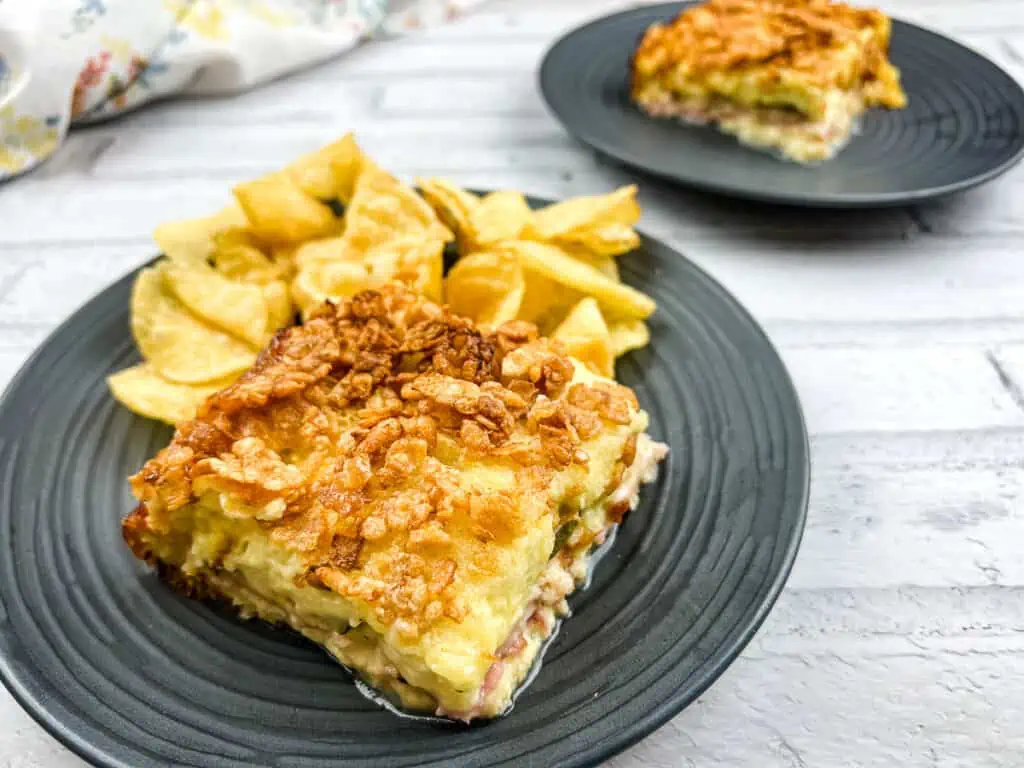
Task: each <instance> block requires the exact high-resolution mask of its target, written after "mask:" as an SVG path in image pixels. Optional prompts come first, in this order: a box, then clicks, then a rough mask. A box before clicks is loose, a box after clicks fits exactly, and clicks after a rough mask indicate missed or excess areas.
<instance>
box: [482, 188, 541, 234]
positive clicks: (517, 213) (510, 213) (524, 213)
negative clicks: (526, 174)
mask: <svg viewBox="0 0 1024 768" xmlns="http://www.w3.org/2000/svg"><path fill="white" fill-rule="evenodd" d="M532 217H533V211H531V210H530V206H529V205H527V203H526V198H525V197H523V195H522V193H520V192H515V191H513V190H502V191H500V192H491V193H490V194H488V195H484V196H483V197H482V198H481V199H480V204H479V205H478V206H477V207H476V209H475V210H473V211H472V212H471V213H470V216H469V230H470V232H471V237H472V240H473V242H474V243H475V245H476V247H485V246H487V245H492V244H494V243H498V242H501V241H502V240H515V239H516V238H517V237H519V235H520V233H521V232H522V231H523V230H524V229H526V227H527V226H528V225H529V224H530V221H531V220H532Z"/></svg>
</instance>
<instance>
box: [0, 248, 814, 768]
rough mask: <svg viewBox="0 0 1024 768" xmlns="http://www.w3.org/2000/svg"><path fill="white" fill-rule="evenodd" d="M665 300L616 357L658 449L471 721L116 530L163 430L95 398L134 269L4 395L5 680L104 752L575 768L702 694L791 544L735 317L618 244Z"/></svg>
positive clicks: (742, 318) (785, 438)
mask: <svg viewBox="0 0 1024 768" xmlns="http://www.w3.org/2000/svg"><path fill="white" fill-rule="evenodd" d="M620 263H621V265H622V268H623V274H624V278H625V279H626V280H627V281H628V282H630V283H632V284H633V285H635V286H637V287H638V288H640V289H641V290H644V291H646V292H647V293H649V294H651V295H652V296H654V297H655V298H656V299H657V301H658V304H659V309H658V311H657V313H656V314H655V315H654V316H653V317H652V319H651V322H650V325H651V330H652V334H653V341H652V343H651V345H650V346H649V347H648V348H646V349H644V350H641V351H639V352H636V353H634V354H632V355H630V356H629V357H628V358H625V359H624V360H622V361H621V362H620V366H619V374H620V376H621V379H622V380H623V381H624V382H625V383H626V384H628V385H630V386H633V387H635V388H636V391H637V394H638V395H639V397H640V400H641V402H642V404H643V406H644V407H645V408H647V410H648V411H649V413H650V415H651V420H652V427H651V431H652V433H653V435H654V436H655V437H656V438H657V439H659V440H664V441H666V442H668V443H669V445H670V446H671V454H670V456H669V458H668V459H667V460H666V462H665V464H664V465H663V467H662V472H661V475H660V478H659V479H658V481H657V482H656V483H654V484H653V485H650V486H647V487H646V488H645V489H644V492H643V496H642V502H641V505H640V507H639V508H638V509H637V510H636V511H634V512H632V513H630V514H629V515H628V516H627V517H626V520H625V522H624V523H623V525H622V526H621V528H620V530H619V532H618V536H617V541H616V542H615V545H614V547H613V548H612V549H611V550H610V551H609V553H608V554H607V555H606V556H605V557H604V558H603V559H602V560H601V561H600V564H599V565H598V567H597V568H596V570H595V572H594V574H593V579H592V582H591V584H590V586H589V588H588V589H586V590H584V591H582V592H580V593H578V594H577V595H576V596H575V597H574V598H573V600H572V601H571V605H572V610H573V616H572V617H571V618H570V619H568V620H567V621H566V622H565V623H564V624H563V625H562V628H561V632H560V634H559V635H558V637H557V639H556V640H555V642H554V644H553V645H552V646H551V648H550V649H549V652H548V655H547V657H546V659H545V662H544V665H543V667H542V668H541V669H540V671H539V674H538V675H537V677H536V679H535V680H534V682H533V683H532V684H531V685H530V686H529V687H528V688H526V689H525V691H524V692H523V693H522V695H521V696H520V697H519V699H518V701H517V702H516V705H515V708H514V709H513V710H512V712H511V713H510V714H508V715H506V716H505V717H503V718H501V719H499V720H497V721H493V722H490V723H484V724H481V725H479V726H474V727H470V728H465V727H453V726H438V725H437V724H431V723H429V722H423V721H419V720H414V719H403V718H400V717H398V716H396V715H394V714H392V713H391V712H388V711H385V710H383V709H381V708H380V707H379V706H377V705H375V704H373V703H372V702H370V701H369V700H367V699H365V698H364V697H363V696H362V695H361V694H360V693H359V692H358V690H357V688H356V686H355V685H354V684H353V682H352V680H351V678H350V677H349V676H348V674H347V673H346V672H345V671H344V670H343V669H342V668H341V667H340V666H338V665H336V664H334V663H333V662H331V661H329V660H328V657H327V656H326V654H325V653H323V652H322V651H320V650H319V649H318V648H316V647H315V646H313V645H311V644H310V643H307V642H306V641H304V640H303V639H302V638H301V637H299V636H297V635H294V634H291V633H289V632H288V631H285V630H279V629H274V628H271V627H269V626H266V625H263V624H260V623H258V622H242V621H239V620H236V619H235V618H233V617H232V616H229V615H224V614H221V613H218V612H216V611H215V610H214V609H212V608H210V607H208V606H207V605H205V604H202V603H199V602H194V601H190V600H187V599H184V598H181V597H179V596H177V595H176V594H174V593H172V592H171V591H170V590H169V589H167V588H166V587H165V586H164V585H162V584H161V583H160V582H159V581H158V580H157V578H156V576H155V575H154V574H153V573H152V572H151V571H150V570H149V569H147V568H146V567H145V566H143V565H142V564H141V563H139V562H138V561H137V560H136V559H135V558H134V557H133V556H132V555H131V554H130V553H129V551H128V549H127V548H126V546H125V545H124V543H123V542H122V540H121V532H120V521H121V518H122V517H123V516H124V515H125V514H126V513H127V512H128V511H129V510H130V509H131V508H132V506H133V502H132V499H131V497H130V494H129V491H128V487H127V483H126V480H125V479H126V477H127V476H128V475H129V474H130V473H133V472H135V471H136V470H137V469H138V468H139V466H141V464H142V463H143V462H144V461H145V460H146V459H147V458H148V457H149V456H151V455H152V454H153V453H154V452H156V451H157V450H158V449H159V448H161V447H162V446H163V445H164V444H165V443H166V442H167V441H168V439H169V437H170V430H169V429H168V428H166V427H164V426H160V425H158V424H156V423H154V422H152V421H147V420H146V419H143V418H140V417H137V416H134V415H132V414H131V413H129V412H128V411H127V410H126V409H124V408H123V407H121V406H120V405H118V404H117V403H116V402H115V401H114V400H113V398H112V397H111V396H110V394H109V393H108V392H107V388H106V385H105V383H104V377H105V376H106V375H107V374H109V373H111V372H112V371H116V370H118V369H120V368H123V367H125V366H127V365H130V364H132V363H134V362H136V361H137V360H138V356H137V353H136V352H135V348H134V345H133V343H132V339H131V335H130V333H129V327H128V297H129V290H130V287H131V283H132V280H133V278H134V275H128V276H126V277H124V278H123V279H121V280H120V281H118V282H117V283H116V284H114V285H113V286H111V287H110V288H108V289H107V290H106V291H104V292H103V293H101V294H100V295H99V296H97V297H96V298H94V299H93V300H92V301H90V302H89V303H88V304H86V305H85V306H84V307H83V308H82V309H80V310H79V311H78V312H76V313H75V314H74V315H73V316H72V317H71V318H70V319H69V320H68V321H67V322H65V323H64V325H62V326H61V327H60V328H59V329H58V330H57V331H56V332H55V333H54V334H53V335H52V336H51V337H50V338H49V340H48V341H47V342H46V343H45V344H44V345H43V346H42V348H41V349H40V350H39V351H38V352H37V353H36V354H35V355H34V356H33V357H32V359H31V360H30V361H29V362H28V364H27V365H26V366H25V368H24V369H23V370H22V371H21V372H20V373H19V374H18V376H17V377H16V378H15V380H14V382H13V383H12V384H11V386H10V388H9V389H8V391H7V394H6V396H5V397H4V399H3V401H2V403H0V677H2V679H3V681H4V682H5V683H6V685H7V686H8V688H9V689H10V690H11V691H12V692H13V694H14V695H15V697H17V699H18V700H19V701H20V702H21V704H22V705H23V706H24V707H25V709H26V710H28V712H29V713H30V714H31V715H32V716H33V717H34V718H36V720H38V721H39V722H40V723H41V724H42V725H43V726H44V727H45V728H47V729H48V730H49V731H50V732H51V733H52V734H53V735H54V736H56V737H57V738H58V739H60V740H61V741H62V742H63V743H64V744H66V745H67V746H68V747H70V748H71V749H73V750H74V751H75V752H77V753H78V754H79V755H82V756H83V757H85V758H86V759H88V760H90V761H92V762H93V763H95V764H98V765H105V766H139V765H152V764H169V763H173V764H175V765H188V766H232V767H239V768H240V767H241V766H253V765H274V766H295V767H300V766H301V767H302V768H307V767H309V766H355V765H374V766H412V765H417V766H422V765H437V764H442V763H444V764H454V765H459V766H498V765H509V766H513V765H519V766H521V765H525V764H530V765H545V766H546V765H558V766H571V765H585V764H594V763H597V762H599V761H600V760H602V759H604V758H607V757H608V756H610V755H612V754H614V753H615V752H617V751H619V750H621V749H623V748H625V747H626V746H627V745H629V744H631V743H633V742H635V741H637V740H639V739H640V738H642V737H643V736H644V735H646V734H648V733H650V732H651V731H652V730H654V729H655V728H657V727H658V726H659V725H660V724H662V723H663V722H665V721H666V720H667V719H668V718H670V717H672V715H674V714H676V713H677V712H679V711H680V710H681V709H682V708H683V707H685V706H686V705H687V704H688V703H690V702H691V701H693V700H694V698H696V697H697V696H698V695H699V694H700V693H701V692H702V691H703V690H704V689H705V688H706V687H707V686H708V685H709V684H710V683H711V682H712V681H713V680H714V679H715V678H716V677H717V676H718V675H720V674H721V673H722V671H723V670H724V669H725V668H726V666H728V664H729V663H730V662H731V661H732V660H733V659H734V658H735V657H736V655H737V654H738V653H739V652H740V650H741V649H742V648H743V646H744V645H745V644H746V643H747V642H748V641H749V640H750V638H751V636H752V635H753V634H754V632H755V630H756V629H757V627H758V626H759V625H760V624H761V622H762V620H763V619H764V618H765V616H766V614H767V613H768V611H769V609H770V608H771V605H772V603H773V602H774V600H775V598H776V596H777V595H778V593H779V591H780V590H781V588H782V585H783V582H784V581H785V579H786V576H787V574H788V572H789V569H790V566H791V564H792V562H793V559H794V557H795V555H796V551H797V545H798V542H799V539H800V534H801V531H802V528H803V522H804V515H805V511H806V504H807V486H808V446H807V437H806V434H805V430H804V423H803V418H802V415H801V410H800V406H799V403H798V401H797V396H796V393H795V392H794V389H793V385H792V383H791V382H790V379H789V377H788V375H787V374H786V371H785V369H784V368H783V365H782V363H781V362H780V360H779V357H778V355H777V354H776V353H775V351H774V349H773V348H772V346H771V344H770V343H769V342H768V340H767V338H766V337H765V335H764V333H763V332H762V331H761V329H760V328H759V327H758V326H757V325H756V324H755V322H754V321H753V320H752V319H751V318H750V316H749V315H748V314H747V313H746V312H745V311H744V310H743V309H742V308H741V307H740V306H739V305H738V304H737V303H736V301H735V300H734V299H733V298H731V297H730V296H729V294H727V293H726V292H725V291H724V290H723V289H722V288H721V287H720V286H719V285H717V284H716V283H715V282H714V281H712V280H711V279H710V278H709V277H708V276H707V275H705V274H704V273H703V272H702V271H700V270H699V269H698V268H697V267H696V266H694V265H693V264H692V263H691V262H690V261H688V260H687V259H686V258H685V257H683V256H682V255H680V254H679V253H676V252H674V251H672V250H671V249H670V248H668V247H666V246H665V245H662V244H660V243H658V242H656V241H653V240H645V241H644V244H643V246H642V248H641V249H640V250H639V251H637V252H636V253H634V254H631V255H629V256H624V257H623V258H622V259H621V262H620Z"/></svg>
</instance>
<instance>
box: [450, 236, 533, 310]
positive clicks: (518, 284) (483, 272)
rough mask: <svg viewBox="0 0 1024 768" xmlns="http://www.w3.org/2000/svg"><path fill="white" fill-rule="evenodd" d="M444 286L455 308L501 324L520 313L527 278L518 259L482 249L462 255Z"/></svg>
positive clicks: (453, 308) (452, 307) (451, 304)
mask: <svg viewBox="0 0 1024 768" xmlns="http://www.w3.org/2000/svg"><path fill="white" fill-rule="evenodd" d="M444 287H445V291H444V294H445V295H444V300H445V303H446V304H448V306H449V307H451V310H452V312H455V313H456V314H458V315H465V316H466V317H469V318H472V319H473V320H475V321H476V322H478V323H482V324H484V325H492V326H497V325H501V324H502V323H506V322H508V321H509V320H515V319H516V317H517V316H518V314H519V309H520V306H521V305H522V302H523V296H524V295H525V293H526V280H525V278H524V276H523V268H522V267H521V266H520V265H519V263H518V262H517V261H516V260H515V259H513V258H510V257H508V256H505V255H503V254H500V253H493V252H489V251H479V252H477V253H473V254H470V255H469V256H465V257H463V258H461V259H459V261H458V262H457V263H456V264H455V266H454V267H452V269H451V271H450V272H449V273H448V277H447V279H446V280H445V286H444Z"/></svg>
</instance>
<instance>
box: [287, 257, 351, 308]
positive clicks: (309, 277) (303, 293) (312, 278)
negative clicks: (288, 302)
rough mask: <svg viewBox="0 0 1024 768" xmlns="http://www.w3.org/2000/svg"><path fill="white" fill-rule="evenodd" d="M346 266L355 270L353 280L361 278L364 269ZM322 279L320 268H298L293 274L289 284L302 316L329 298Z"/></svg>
mask: <svg viewBox="0 0 1024 768" xmlns="http://www.w3.org/2000/svg"><path fill="white" fill-rule="evenodd" d="M348 266H349V268H350V269H353V270H356V274H355V280H356V281H360V280H362V278H363V274H364V271H363V270H360V269H359V266H360V265H358V264H351V265H348ZM323 279H324V275H323V271H322V270H320V269H300V270H299V272H298V273H297V274H296V275H295V279H294V280H293V281H292V285H291V293H292V299H293V300H294V301H295V304H296V306H298V308H299V311H300V312H301V313H302V317H303V318H307V317H309V316H310V314H312V312H313V311H314V310H315V309H317V308H318V307H319V306H320V305H322V304H323V303H324V302H325V301H327V300H328V299H330V298H331V295H330V294H329V293H328V292H327V288H326V287H325V285H324V281H323Z"/></svg>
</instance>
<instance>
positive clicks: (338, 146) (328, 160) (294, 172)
mask: <svg viewBox="0 0 1024 768" xmlns="http://www.w3.org/2000/svg"><path fill="white" fill-rule="evenodd" d="M361 156H362V151H361V150H360V149H359V145H357V144H356V140H355V137H354V136H353V135H352V134H351V133H346V134H345V135H344V136H342V137H341V138H340V139H338V140H337V141H335V142H332V143H331V144H328V145H327V146H326V147H321V148H320V149H318V150H316V151H315V152H310V153H309V154H308V155H303V156H302V157H300V158H299V159H298V160H296V161H295V162H293V163H289V165H288V166H287V167H286V168H285V169H284V171H285V173H287V174H288V175H289V176H291V177H292V179H293V180H294V181H295V183H296V184H297V185H298V186H299V189H301V190H302V191H303V192H304V193H305V194H307V195H309V196H310V197H315V198H316V199H318V200H335V199H337V200H341V202H343V203H345V202H348V200H349V199H351V197H352V187H353V185H354V184H355V180H356V176H357V174H358V173H359V160H360V157H361Z"/></svg>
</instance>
